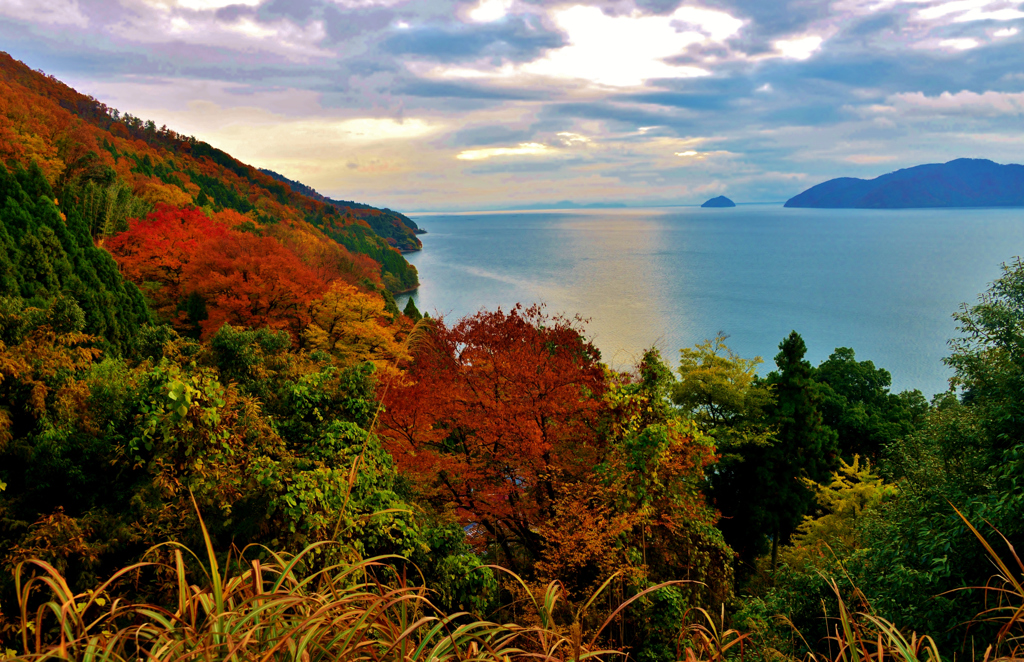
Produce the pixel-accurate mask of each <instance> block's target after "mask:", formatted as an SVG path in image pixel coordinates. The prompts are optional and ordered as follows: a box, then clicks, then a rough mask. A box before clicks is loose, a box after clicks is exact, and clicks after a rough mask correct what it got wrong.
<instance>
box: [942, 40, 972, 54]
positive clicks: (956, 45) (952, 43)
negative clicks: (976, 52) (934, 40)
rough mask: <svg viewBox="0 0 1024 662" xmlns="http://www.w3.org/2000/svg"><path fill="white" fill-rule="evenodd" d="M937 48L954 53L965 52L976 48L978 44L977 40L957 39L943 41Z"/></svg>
mask: <svg viewBox="0 0 1024 662" xmlns="http://www.w3.org/2000/svg"><path fill="white" fill-rule="evenodd" d="M939 46H941V47H943V48H952V49H953V50H956V51H967V50H970V49H972V48H977V47H978V46H979V42H978V40H977V39H972V38H970V37H959V38H957V39H943V40H942V41H940V42H939Z"/></svg>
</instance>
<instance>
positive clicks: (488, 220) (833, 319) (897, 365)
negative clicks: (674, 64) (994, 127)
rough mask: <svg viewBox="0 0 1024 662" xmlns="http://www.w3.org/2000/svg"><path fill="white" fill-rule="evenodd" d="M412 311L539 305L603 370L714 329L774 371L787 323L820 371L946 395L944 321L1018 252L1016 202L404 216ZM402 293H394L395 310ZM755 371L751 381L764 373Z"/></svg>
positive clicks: (452, 312) (1020, 232)
mask: <svg viewBox="0 0 1024 662" xmlns="http://www.w3.org/2000/svg"><path fill="white" fill-rule="evenodd" d="M413 218H414V219H415V220H416V222H417V223H418V224H419V225H420V226H422V227H423V228H424V229H426V230H427V231H428V234H426V235H423V236H422V237H421V239H422V240H423V251H422V252H419V253H416V254H413V255H410V256H408V257H409V261H410V262H412V263H413V264H415V265H416V267H417V268H418V269H419V273H420V282H421V286H420V288H419V290H418V291H417V292H415V293H414V294H413V295H412V296H413V298H414V299H415V300H416V305H417V307H418V308H419V309H420V310H421V311H426V312H429V313H430V314H431V315H433V316H444V317H445V318H446V319H448V320H455V319H457V318H459V317H462V316H464V315H468V314H472V313H474V312H476V311H478V310H481V309H494V308H496V307H498V306H501V307H502V308H503V309H505V310H507V309H508V308H510V307H511V306H512V305H514V304H515V303H516V302H522V303H532V302H544V303H546V304H547V310H548V312H551V313H565V314H569V315H575V314H579V315H581V316H583V317H585V318H589V320H590V322H589V323H588V324H587V327H586V328H587V334H588V335H589V336H590V337H591V338H592V340H593V341H594V343H595V344H596V345H597V346H598V347H599V348H600V349H601V352H602V354H603V356H604V359H605V361H607V362H608V363H610V364H611V365H613V366H616V367H627V366H630V365H632V364H633V363H634V362H635V359H637V358H638V357H639V356H640V354H641V353H642V352H643V350H644V349H645V348H647V347H651V346H656V347H658V348H659V349H660V350H661V351H662V355H663V356H664V357H665V358H666V359H668V360H670V361H671V362H672V363H673V364H674V363H676V361H677V356H678V350H679V349H680V348H681V347H689V346H692V345H694V344H695V343H697V342H699V341H701V340H703V339H705V338H709V337H713V336H714V335H715V333H717V332H718V331H724V332H725V333H727V334H729V340H728V344H729V346H730V347H732V349H733V350H734V351H736V352H737V353H739V354H740V355H742V356H744V357H752V356H761V357H763V358H764V359H765V366H762V368H765V370H766V369H770V368H771V367H773V358H774V356H775V354H776V353H777V352H778V344H779V342H780V341H781V340H782V339H783V338H784V337H785V336H786V335H788V334H789V332H790V331H791V330H793V329H796V330H797V331H798V332H799V333H800V334H801V335H802V336H803V338H804V341H805V342H806V343H807V347H808V354H807V358H808V359H809V360H810V361H811V362H812V363H814V364H815V365H817V364H818V363H820V362H821V361H823V360H824V359H826V358H828V355H829V354H830V353H831V352H832V350H833V349H834V348H836V347H852V348H853V349H854V350H855V351H856V355H857V358H858V359H859V360H871V361H874V362H875V365H876V366H878V367H882V368H885V369H887V370H889V371H890V372H891V373H892V376H893V389H894V390H903V389H910V388H918V389H921V391H923V392H924V393H925V395H926V396H929V397H930V396H931V395H932V394H934V393H937V392H939V391H943V390H945V389H946V388H947V379H948V378H949V376H950V372H949V370H948V369H947V368H946V367H945V366H944V365H943V364H942V358H943V357H944V356H946V355H947V354H948V346H947V341H948V340H949V339H950V338H952V337H954V336H955V335H956V328H955V323H954V321H953V319H952V318H951V315H952V313H954V312H956V311H957V310H958V308H959V306H960V304H961V303H964V302H968V303H974V302H975V301H976V300H977V297H978V295H979V294H980V293H981V292H983V291H984V290H985V289H986V288H987V287H988V285H989V284H990V283H991V282H992V280H993V279H995V278H997V277H998V276H999V274H1000V264H1001V263H1003V262H1007V261H1010V260H1012V259H1013V258H1014V257H1015V256H1017V255H1020V254H1021V253H1022V252H1024V209H1010V210H1007V209H971V210H964V209H956V210H819V209H785V208H783V207H781V206H778V205H749V206H747V205H744V206H740V207H736V208H732V209H700V208H665V209H629V210H597V211H591V210H588V211H572V212H515V213H479V214H459V215H420V216H414V217H413ZM406 298H407V297H401V298H400V300H399V305H400V306H403V305H404V304H405V299H406ZM765 370H762V373H763V372H765Z"/></svg>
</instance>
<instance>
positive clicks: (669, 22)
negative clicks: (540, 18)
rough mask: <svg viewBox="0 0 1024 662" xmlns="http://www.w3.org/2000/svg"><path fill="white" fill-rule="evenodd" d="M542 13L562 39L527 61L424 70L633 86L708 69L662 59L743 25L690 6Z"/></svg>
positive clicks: (699, 73) (722, 14) (442, 74)
mask: <svg viewBox="0 0 1024 662" xmlns="http://www.w3.org/2000/svg"><path fill="white" fill-rule="evenodd" d="M486 6H487V7H492V5H490V4H488V5H486ZM501 6H502V7H505V4H504V3H503V4H502V5H501ZM509 6H511V5H509ZM482 7H484V5H480V6H479V7H478V9H480V8H482ZM547 18H548V19H549V20H550V21H551V22H552V23H553V24H554V25H555V26H556V27H557V28H558V30H559V31H560V32H561V33H562V34H563V35H564V38H565V42H566V43H565V45H563V46H560V47H557V48H549V49H548V50H547V52H546V53H544V54H543V55H542V56H540V57H538V58H536V59H534V60H532V61H529V62H525V63H523V64H513V63H510V62H508V61H503V62H501V63H500V64H499V65H498V66H494V65H491V64H488V65H482V63H481V64H477V65H475V66H472V65H471V66H442V67H436V68H432V69H427V70H426V71H425V72H424V73H426V74H427V75H430V76H434V77H440V78H463V79H491V80H506V81H508V80H513V79H522V78H526V77H529V76H535V77H542V78H556V79H568V80H579V81H583V82H585V83H588V84H592V85H599V86H606V87H613V88H616V87H636V86H639V85H642V84H644V83H646V82H647V81H649V80H652V79H665V78H667V79H672V78H695V77H699V76H707V75H710V71H709V70H707V69H706V68H704V67H703V66H697V65H695V64H672V63H669V62H668V61H667V60H668V59H669V58H673V57H677V56H680V55H684V54H685V53H686V52H687V51H688V49H690V48H691V47H693V46H698V45H702V46H703V45H709V44H713V43H723V42H725V41H727V40H728V39H730V38H732V37H733V36H735V35H736V34H737V33H738V32H739V30H740V29H741V28H742V26H743V21H742V20H741V19H738V18H735V17H733V16H731V15H730V14H728V13H726V12H722V11H716V10H710V9H701V8H695V7H681V8H679V9H677V10H676V11H675V12H673V13H672V14H670V15H668V16H659V15H649V14H644V13H642V12H640V11H639V10H634V11H632V12H630V13H628V14H620V15H610V14H607V13H605V12H604V11H602V10H601V8H600V7H594V6H585V5H574V6H570V7H559V8H555V9H552V10H551V11H550V13H549V14H548V16H547ZM609 44H614V45H615V46H614V48H611V47H609Z"/></svg>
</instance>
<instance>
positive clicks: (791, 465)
mask: <svg viewBox="0 0 1024 662" xmlns="http://www.w3.org/2000/svg"><path fill="white" fill-rule="evenodd" d="M779 350H780V351H779V353H778V354H777V355H776V356H775V365H777V366H778V368H779V370H778V371H777V372H772V373H771V374H769V375H768V377H767V378H766V379H765V382H766V383H767V384H769V385H770V386H771V387H772V390H773V392H774V394H775V398H776V400H775V403H774V404H773V405H772V406H771V407H770V408H769V409H768V413H769V420H770V421H771V422H772V424H773V425H774V426H775V427H776V429H777V433H776V443H774V444H772V445H771V447H769V448H768V449H767V452H766V453H765V457H764V464H763V466H762V468H761V469H760V472H759V473H761V475H762V476H763V479H764V484H765V486H766V487H768V488H769V493H770V494H771V495H772V496H771V506H770V507H769V508H768V509H767V511H766V524H767V527H768V531H770V533H771V536H772V565H773V566H774V565H775V562H776V559H777V554H778V547H779V544H780V543H785V542H787V541H788V540H789V537H790V535H792V533H793V531H795V530H796V527H797V525H799V524H800V521H801V520H802V519H803V516H804V515H806V514H807V513H808V512H809V510H810V507H811V505H812V504H813V503H814V493H813V492H812V491H811V490H809V489H808V488H807V486H806V484H805V483H803V482H802V481H801V480H800V479H802V478H807V479H810V480H812V481H814V482H816V483H820V482H822V481H824V480H825V478H826V477H827V476H828V472H829V471H830V470H831V469H832V467H833V465H834V464H835V462H836V460H837V449H836V434H835V432H834V431H833V430H831V429H829V428H828V427H826V426H825V424H824V423H823V421H822V416H821V412H820V411H818V407H817V405H818V395H817V391H816V388H815V384H814V382H813V380H812V379H811V364H810V363H808V362H807V361H806V360H804V354H806V352H807V346H806V345H805V344H804V340H803V338H801V337H800V334H798V333H797V332H796V331H793V332H792V333H790V334H789V336H788V337H787V338H786V339H785V340H783V341H782V343H781V344H779Z"/></svg>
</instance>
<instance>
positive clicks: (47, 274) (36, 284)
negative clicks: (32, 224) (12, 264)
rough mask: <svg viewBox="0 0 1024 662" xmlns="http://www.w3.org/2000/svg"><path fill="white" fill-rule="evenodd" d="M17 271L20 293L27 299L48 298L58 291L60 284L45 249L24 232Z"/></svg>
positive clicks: (34, 237)
mask: <svg viewBox="0 0 1024 662" xmlns="http://www.w3.org/2000/svg"><path fill="white" fill-rule="evenodd" d="M18 271H19V272H21V293H22V296H24V297H25V298H27V299H30V298H32V297H36V296H40V297H48V296H51V295H53V294H55V293H56V292H58V291H59V290H60V282H59V281H58V280H57V274H55V273H54V271H53V265H52V264H51V263H50V258H49V256H48V255H47V253H46V249H45V248H44V247H43V244H42V243H41V242H40V241H39V238H38V237H36V235H35V234H34V233H32V232H26V233H25V234H24V235H22V237H21V259H20V260H19V262H18Z"/></svg>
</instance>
